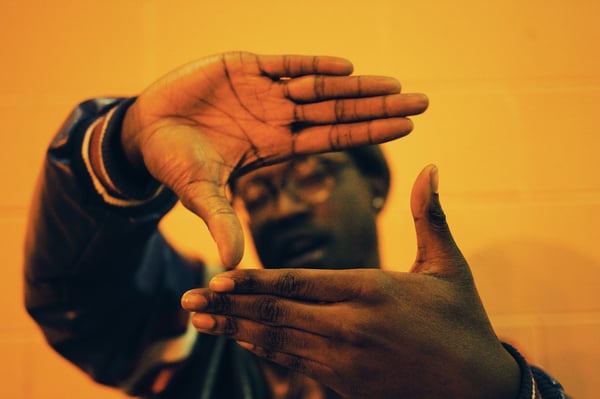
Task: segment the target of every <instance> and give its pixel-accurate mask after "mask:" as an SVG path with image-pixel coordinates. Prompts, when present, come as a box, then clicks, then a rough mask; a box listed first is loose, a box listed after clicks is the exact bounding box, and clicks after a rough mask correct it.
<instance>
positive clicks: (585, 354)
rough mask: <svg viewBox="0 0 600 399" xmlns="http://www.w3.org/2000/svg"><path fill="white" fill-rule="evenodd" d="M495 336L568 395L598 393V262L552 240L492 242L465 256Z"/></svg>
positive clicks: (599, 354)
mask: <svg viewBox="0 0 600 399" xmlns="http://www.w3.org/2000/svg"><path fill="white" fill-rule="evenodd" d="M468 260H469V264H470V265H471V268H472V269H473V274H474V276H475V281H476V283H477V287H478V290H479V292H480V295H481V298H482V300H483V302H484V305H485V307H486V309H487V311H488V314H489V315H490V319H491V320H492V323H493V324H494V328H495V329H496V332H497V333H498V335H499V336H500V338H501V339H503V340H505V341H507V342H510V343H513V344H515V345H516V346H517V347H518V348H519V349H520V350H521V351H522V352H524V354H525V355H526V356H527V357H528V358H529V361H530V362H531V363H533V364H538V365H541V366H542V367H543V368H544V369H546V371H548V372H549V373H550V374H552V375H554V376H556V378H557V379H558V380H559V381H560V382H561V383H562V384H563V385H564V386H565V388H566V389H567V391H568V392H569V393H570V394H571V395H573V396H574V397H582V398H583V397H593V396H594V394H597V392H598V391H599V390H600V381H599V380H598V379H597V378H596V375H595V373H596V370H599V369H600V343H599V341H598V337H599V336H600V305H599V300H598V298H599V295H598V292H599V290H600V263H598V262H597V261H594V260H592V259H590V258H589V257H588V256H585V255H584V254H582V253H578V252H577V251H575V250H573V249H572V248H566V247H564V246H561V245H560V244H559V243H554V242H540V241H532V240H526V239H524V240H518V241H512V240H511V241H506V242H499V243H496V244H494V245H493V246H490V247H488V248H485V249H483V250H480V251H478V252H476V253H472V254H469V256H468Z"/></svg>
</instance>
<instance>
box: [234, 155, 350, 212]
mask: <svg viewBox="0 0 600 399" xmlns="http://www.w3.org/2000/svg"><path fill="white" fill-rule="evenodd" d="M349 164H350V163H349V162H348V160H347V159H344V160H342V159H334V158H327V157H325V156H309V157H305V158H300V159H297V160H294V161H293V162H291V163H290V164H289V165H288V166H287V167H286V169H285V170H284V171H283V176H282V178H281V180H280V181H279V182H275V181H274V180H273V179H272V176H267V175H265V176H262V175H257V176H255V177H253V178H252V179H250V180H248V181H247V182H244V183H243V184H238V185H237V187H236V189H235V193H234V196H235V197H238V198H239V199H241V200H242V202H243V203H244V205H245V207H246V210H247V211H248V213H250V214H254V215H256V214H261V213H263V212H266V211H268V210H271V209H274V207H275V204H276V202H277V197H278V196H279V193H280V192H281V191H285V193H286V194H287V195H288V196H289V197H290V198H292V199H293V200H294V201H297V202H300V201H302V202H304V203H306V204H310V205H316V204H319V203H322V202H324V201H326V200H327V199H328V198H329V197H330V195H331V192H332V191H333V188H334V187H335V185H336V179H337V177H338V174H339V172H340V171H341V170H342V169H344V168H345V167H347V166H349Z"/></svg>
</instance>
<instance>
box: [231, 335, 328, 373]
mask: <svg viewBox="0 0 600 399" xmlns="http://www.w3.org/2000/svg"><path fill="white" fill-rule="evenodd" d="M238 344H239V345H240V346H241V347H242V348H244V349H247V350H249V351H250V352H252V353H254V354H255V355H256V356H258V357H260V358H263V359H266V360H269V361H271V362H273V363H277V364H279V365H280V366H283V367H285V368H287V369H289V370H293V371H296V372H298V373H302V374H304V375H307V376H309V377H312V378H315V379H317V380H319V381H321V382H325V383H327V382H328V381H332V380H335V378H336V377H337V376H338V374H336V372H335V371H334V370H333V369H332V368H331V367H330V366H328V364H327V359H325V361H317V360H313V359H310V358H306V357H302V356H298V355H296V354H290V353H284V352H278V351H273V350H270V349H267V348H265V347H262V346H258V345H255V344H252V343H249V342H244V341H238ZM327 352H328V351H323V353H327Z"/></svg>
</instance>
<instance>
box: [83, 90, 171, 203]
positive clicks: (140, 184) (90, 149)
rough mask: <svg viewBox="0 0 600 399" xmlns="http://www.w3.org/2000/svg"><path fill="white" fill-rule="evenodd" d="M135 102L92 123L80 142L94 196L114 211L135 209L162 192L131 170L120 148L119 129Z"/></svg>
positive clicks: (143, 174) (152, 181) (153, 182)
mask: <svg viewBox="0 0 600 399" xmlns="http://www.w3.org/2000/svg"><path fill="white" fill-rule="evenodd" d="M134 101H135V98H131V99H128V100H126V101H124V102H122V103H120V104H118V105H117V106H115V107H114V108H112V109H111V110H110V111H109V112H108V113H107V114H106V115H105V116H103V117H101V118H99V119H97V120H96V121H94V123H92V124H91V125H90V126H89V128H88V129H87V131H86V132H85V136H84V138H83V143H82V147H81V148H82V153H81V155H82V158H83V161H84V164H85V167H86V170H87V172H88V174H89V176H90V178H91V180H92V184H93V185H94V188H95V189H96V192H97V193H98V194H99V195H100V196H101V197H102V198H103V200H104V201H105V202H106V203H108V204H110V205H113V206H117V207H136V206H140V205H144V204H147V203H149V202H150V201H152V200H153V199H155V198H157V197H158V196H159V195H160V194H161V193H162V192H163V190H164V189H165V187H164V186H163V185H162V184H160V182H158V181H157V180H155V179H154V178H152V176H151V175H150V174H149V173H148V172H145V171H142V172H140V171H137V170H135V171H134V170H132V168H131V167H130V165H129V163H128V161H127V159H126V157H125V153H124V151H123V148H122V147H121V137H120V135H121V125H122V123H123V119H124V117H125V113H126V111H127V109H128V108H129V107H130V106H131V104H133V102H134Z"/></svg>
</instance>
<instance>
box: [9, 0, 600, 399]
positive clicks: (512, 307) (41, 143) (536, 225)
mask: <svg viewBox="0 0 600 399" xmlns="http://www.w3.org/2000/svg"><path fill="white" fill-rule="evenodd" d="M10 3H12V4H19V5H12V4H9V2H8V1H4V2H3V5H2V7H1V9H0V43H1V44H2V63H1V67H0V68H1V69H0V70H1V71H2V73H1V74H0V116H1V120H2V122H3V131H2V133H0V146H1V147H2V148H4V149H5V152H4V154H3V155H2V157H0V163H1V168H0V170H1V171H2V181H3V187H4V189H3V195H2V197H1V199H0V226H1V228H0V234H1V240H0V242H1V245H2V251H0V257H1V258H0V259H1V264H2V265H4V267H3V270H4V273H3V275H4V277H3V278H2V279H0V281H1V283H0V284H1V286H0V303H1V304H2V306H1V309H2V310H1V313H0V315H1V316H2V320H3V322H2V323H1V324H0V358H2V359H4V361H3V362H1V363H0V381H2V382H3V384H2V388H0V398H13V399H24V398H27V399H29V398H46V399H51V398H62V397H68V396H69V395H73V393H74V392H75V393H77V394H76V396H77V397H85V398H122V397H123V396H122V395H121V394H119V393H114V392H112V391H109V390H107V389H105V388H100V387H98V386H96V385H93V384H92V383H91V382H90V381H88V379H87V378H86V377H85V376H83V375H82V374H80V373H79V372H78V371H77V370H76V369H74V368H73V367H72V366H70V365H69V364H67V363H66V362H65V361H63V360H62V359H61V358H60V357H58V356H57V355H56V354H54V353H53V352H52V351H51V350H50V349H49V348H48V347H47V346H46V345H45V343H44V341H43V338H42V337H41V335H40V334H39V332H38V331H37V329H36V327H35V326H34V325H33V323H32V322H31V321H30V320H29V319H28V317H27V316H26V315H25V313H24V311H23V308H22V299H21V292H22V288H21V284H22V283H21V265H22V253H21V248H22V237H23V231H24V224H25V220H26V217H27V203H28V198H29V195H30V192H31V189H32V185H33V182H34V179H35V176H36V174H37V170H38V167H39V164H40V161H41V159H42V156H43V152H44V149H45V147H46V145H47V143H48V141H49V139H50V137H51V136H52V134H53V132H54V131H55V129H56V128H57V126H58V125H59V124H60V122H61V121H62V119H63V118H64V117H65V116H66V115H67V113H68V112H69V110H70V108H71V107H72V106H73V105H74V104H75V103H76V102H78V101H80V100H82V99H84V98H86V97H92V96H99V95H111V94H124V95H130V94H135V93H137V92H139V91H140V90H141V89H142V88H144V87H145V86H146V85H147V84H149V83H150V82H151V81H152V80H153V79H155V78H156V77H158V76H160V75H161V74H162V73H163V72H166V71H167V70H170V69H171V68H173V67H175V66H177V65H179V64H181V63H183V62H187V61H189V60H191V59H194V58H197V57H201V56H204V55H209V54H212V53H215V52H221V51H224V50H236V49H242V50H249V51H254V52H264V53H279V52H285V53H310V54H314V53H319V54H332V55H340V56H345V57H348V58H350V59H351V60H353V61H354V63H355V66H356V71H357V72H358V73H368V74H386V75H393V76H397V77H398V78H399V79H400V80H401V81H402V82H403V84H404V87H405V89H406V91H422V92H425V93H427V94H428V95H429V96H430V100H431V107H430V109H429V110H428V111H427V113H426V114H425V115H423V116H419V117H418V118H415V122H416V129H415V131H414V132H413V134H411V135H410V136H409V137H407V138H405V139H402V140H401V141H398V142H394V143H391V144H388V145H386V146H385V150H386V152H387V153H388V155H389V156H390V159H391V161H392V164H393V168H394V172H395V177H394V187H393V191H392V194H391V201H390V204H389V205H388V207H387V208H386V209H385V211H384V214H383V219H382V225H381V233H382V237H383V242H382V250H383V254H384V259H385V262H386V264H387V265H389V267H390V268H394V269H396V270H406V269H407V268H408V266H409V265H410V264H411V262H412V259H413V256H414V245H415V242H414V238H413V232H412V226H411V224H412V221H411V218H410V214H409V209H408V195H409V192H410V187H411V184H412V181H413V179H414V177H415V176H416V174H417V173H418V171H419V170H420V168H421V167H422V166H424V165H425V164H427V163H430V162H434V163H436V164H438V166H439V168H440V171H441V172H440V174H441V185H440V189H441V196H442V200H443V203H444V205H445V209H446V212H447V215H448V218H449V222H450V223H451V227H452V228H453V231H454V234H455V237H456V239H457V241H458V243H459V244H460V246H461V248H462V249H463V252H464V253H465V254H466V256H467V258H468V259H469V261H470V263H471V265H472V267H473V269H474V274H475V276H476V279H477V281H478V285H479V289H480V292H481V295H482V297H483V300H484V303H485V304H486V306H487V309H488V311H489V313H490V316H491V318H492V321H493V323H494V325H495V327H496V330H497V332H498V333H499V335H500V336H501V337H503V338H504V339H507V340H509V341H510V342H514V343H516V344H517V345H518V346H519V347H520V348H521V349H522V350H523V351H524V353H525V354H526V355H527V356H528V357H529V359H530V360H531V361H532V362H535V363H538V364H541V365H542V366H543V367H545V368H546V369H547V370H548V371H549V372H551V373H552V374H554V375H556V376H557V377H558V378H559V379H560V380H561V381H562V382H563V383H564V384H565V385H566V386H567V388H568V390H569V391H570V392H571V393H572V394H574V395H575V397H578V398H586V397H592V396H594V395H593V394H592V392H597V391H598V390H600V380H598V379H597V378H596V376H595V372H596V371H597V370H598V369H600V367H599V366H600V361H599V359H600V349H599V345H598V336H599V335H600V334H599V333H600V309H599V304H598V299H597V298H598V295H597V290H598V288H599V287H600V253H598V251H597V248H596V246H597V245H598V244H597V242H598V234H597V231H598V230H597V228H596V226H598V225H599V224H600V179H599V178H598V176H597V173H598V171H599V170H600V161H599V159H598V158H599V156H598V149H599V148H600V146H599V144H600V139H599V138H598V122H597V120H598V118H597V115H596V112H598V111H597V107H598V106H599V105H600V54H599V50H598V48H599V47H598V43H600V25H599V24H598V23H597V18H598V15H600V3H599V2H596V1H593V0H587V1H586V0H574V1H570V2H564V1H558V0H551V1H548V0H545V1H541V0H536V1H528V2H523V1H517V0H506V1H502V2H494V3H496V5H490V4H488V3H492V2H483V1H479V0H458V1H453V2H448V1H442V0H440V1H431V2H402V1H399V0H387V1H386V0H369V1H353V2H348V1H341V0H332V1H322V0H321V1H314V0H305V1H302V2H293V3H292V2H290V3H286V2H275V1H266V0H259V1H243V0H238V1H232V0H222V1H219V2H208V1H206V2H200V1H179V2H174V1H166V0H132V1H116V0H108V1H103V2H91V1H90V2H88V1H78V2H74V1H67V0H56V1H52V2H42V1H34V2H20V3H17V2H10ZM176 5H177V6H176ZM164 228H165V230H166V231H167V233H168V234H169V236H170V237H172V239H173V240H174V241H175V242H176V244H177V245H179V246H180V247H181V248H182V249H185V250H188V251H199V249H198V248H204V249H203V250H202V253H204V254H205V255H207V256H208V258H209V259H215V252H214V247H213V246H212V244H211V243H210V241H209V239H208V238H207V235H206V233H205V230H204V227H203V225H202V224H201V223H199V222H198V221H196V220H194V219H193V218H191V217H190V216H189V215H187V214H186V213H185V212H184V211H183V210H181V209H177V210H176V211H174V212H173V213H172V214H171V215H170V216H169V217H168V219H167V220H166V221H165V223H164ZM245 261H246V263H254V257H253V255H252V253H249V255H248V256H247V257H246V260H245ZM7 359H12V360H10V361H7Z"/></svg>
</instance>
